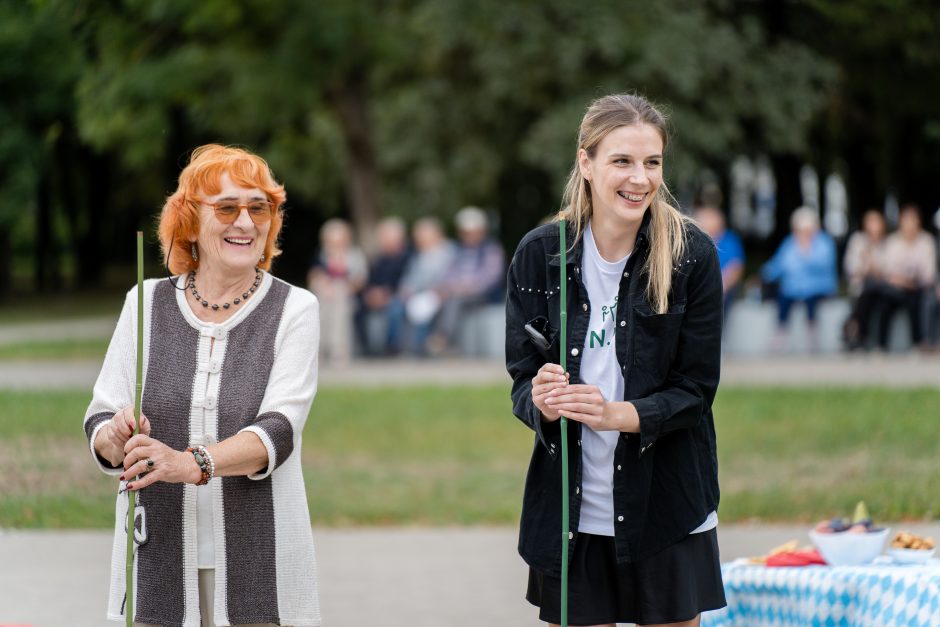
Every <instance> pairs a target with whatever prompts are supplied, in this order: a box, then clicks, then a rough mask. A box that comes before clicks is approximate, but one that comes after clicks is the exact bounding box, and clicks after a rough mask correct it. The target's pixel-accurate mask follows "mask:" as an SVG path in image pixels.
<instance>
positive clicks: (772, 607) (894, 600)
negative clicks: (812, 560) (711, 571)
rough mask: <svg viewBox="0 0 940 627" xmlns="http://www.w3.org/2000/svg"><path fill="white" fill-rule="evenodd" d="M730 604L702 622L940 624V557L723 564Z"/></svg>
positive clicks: (754, 626) (758, 626) (715, 625)
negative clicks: (918, 561) (915, 561)
mask: <svg viewBox="0 0 940 627" xmlns="http://www.w3.org/2000/svg"><path fill="white" fill-rule="evenodd" d="M721 570H722V575H723V577H724V582H725V596H726V597H727V601H728V606H727V607H726V608H724V609H722V610H717V611H714V612H705V613H704V614H702V627H762V626H764V625H774V626H778V625H783V626H787V625H792V626H794V627H809V626H811V627H817V626H819V627H843V626H844V627H890V626H897V627H940V561H938V560H931V562H928V563H927V564H925V565H895V564H889V563H880V564H874V565H870V566H837V567H832V566H804V567H800V568H779V567H774V568H769V567H766V566H754V565H750V564H743V563H737V562H733V563H730V564H723V565H722V568H721Z"/></svg>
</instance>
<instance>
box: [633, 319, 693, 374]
mask: <svg viewBox="0 0 940 627" xmlns="http://www.w3.org/2000/svg"><path fill="white" fill-rule="evenodd" d="M684 317H685V303H684V302H682V303H675V304H673V305H672V306H671V307H670V308H669V311H668V312H666V313H663V314H657V313H653V312H652V311H651V310H650V309H648V308H645V307H634V308H633V347H634V350H633V363H634V364H635V365H636V366H638V367H639V368H640V369H641V370H644V371H647V372H648V373H649V374H650V375H652V376H654V377H655V378H656V379H657V380H660V379H664V378H665V376H666V375H667V374H668V373H669V367H670V366H671V364H672V361H673V359H674V358H675V354H676V347H677V346H678V344H679V333H680V331H681V329H682V319H683V318H684Z"/></svg>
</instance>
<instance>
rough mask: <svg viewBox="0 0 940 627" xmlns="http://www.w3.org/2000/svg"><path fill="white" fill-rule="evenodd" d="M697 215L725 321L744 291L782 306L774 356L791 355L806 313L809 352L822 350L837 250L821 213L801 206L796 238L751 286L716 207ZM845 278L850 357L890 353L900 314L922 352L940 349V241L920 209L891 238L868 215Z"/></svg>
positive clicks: (851, 242) (907, 212) (879, 219)
mask: <svg viewBox="0 0 940 627" xmlns="http://www.w3.org/2000/svg"><path fill="white" fill-rule="evenodd" d="M695 217H696V219H697V220H698V222H699V224H700V225H701V226H702V228H703V229H704V230H705V231H706V232H708V233H709V234H710V235H711V236H712V238H713V239H714V240H715V242H716V245H717V247H718V255H719V260H720V263H721V269H722V278H723V281H724V287H725V316H726V319H727V316H728V313H729V311H731V309H732V308H733V307H734V302H735V298H736V297H737V296H738V295H739V292H740V290H741V289H742V288H743V287H745V286H746V285H750V286H751V287H752V288H753V287H755V286H756V288H757V290H758V293H760V294H761V295H762V296H761V298H763V299H764V300H773V301H774V302H775V304H776V320H777V325H776V332H775V335H774V338H773V340H772V342H771V345H770V346H771V350H773V351H782V350H787V349H788V341H789V337H788V335H789V323H790V314H791V312H792V310H793V307H794V306H802V307H805V310H806V320H807V329H806V332H807V335H808V348H809V350H810V351H814V350H816V349H817V348H818V346H819V342H820V338H819V336H818V333H819V331H818V325H817V320H818V308H819V304H820V303H821V302H822V301H823V300H824V299H827V298H831V297H834V296H837V295H838V292H839V272H838V267H839V252H838V251H839V247H838V245H837V243H836V241H835V240H834V239H833V238H832V237H831V236H830V235H829V234H828V233H826V232H825V231H824V230H823V229H822V228H821V226H820V219H819V213H818V211H817V210H815V209H813V208H810V207H800V208H798V209H796V210H795V211H794V212H793V213H792V214H791V216H790V234H789V235H788V236H787V237H786V238H785V239H784V240H783V242H782V243H781V244H780V246H779V247H778V248H777V250H776V252H775V253H774V254H773V256H772V257H771V258H770V260H769V261H767V262H766V263H765V264H763V266H761V268H760V272H759V277H754V278H753V279H751V280H750V281H748V282H746V281H745V277H744V267H745V266H744V264H745V255H744V246H743V245H742V243H741V240H740V238H739V237H738V236H737V235H736V234H735V233H734V232H732V231H731V230H729V229H728V228H727V227H726V225H725V220H724V215H723V214H722V212H721V211H720V210H718V209H716V208H714V207H707V206H706V207H700V208H698V209H697V210H696V212H695ZM841 265H842V269H843V272H844V275H843V278H844V282H845V285H846V291H847V296H848V298H849V299H850V301H851V311H850V313H849V315H848V317H847V319H846V320H845V323H844V324H843V326H842V338H841V341H842V344H843V346H844V348H845V349H846V350H848V351H854V350H872V349H874V350H884V351H886V350H888V348H889V339H890V332H891V327H892V322H893V319H894V318H895V315H896V314H898V313H901V314H903V315H905V316H906V317H907V320H908V325H907V327H908V328H909V329H910V345H911V346H912V347H913V348H916V349H919V350H921V351H923V352H935V351H937V350H938V347H940V281H938V266H940V258H938V241H937V238H936V237H935V236H933V235H931V234H930V233H929V232H928V231H927V230H926V229H925V228H924V226H923V217H922V215H921V210H920V207H918V206H917V205H914V204H907V205H904V206H902V207H901V208H900V211H899V213H898V219H897V228H896V229H895V230H894V231H892V232H889V228H888V224H887V221H886V219H885V216H884V214H883V213H882V212H881V211H879V210H878V209H869V210H868V211H866V212H865V214H864V216H863V219H862V224H861V228H860V229H859V230H858V231H857V232H854V233H852V234H851V235H850V237H849V238H848V240H847V241H846V245H845V251H844V253H843V255H842V264H841Z"/></svg>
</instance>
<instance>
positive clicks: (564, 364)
mask: <svg viewBox="0 0 940 627" xmlns="http://www.w3.org/2000/svg"><path fill="white" fill-rule="evenodd" d="M558 236H559V238H560V240H561V242H560V245H559V250H561V285H560V286H559V287H560V289H561V295H560V297H561V341H560V342H559V346H560V349H559V350H560V353H561V355H560V357H561V359H560V360H559V362H560V365H561V369H562V370H564V371H565V374H566V375H567V373H568V359H567V353H568V238H567V237H566V235H565V219H564V218H562V219H561V220H559V221H558ZM569 533H570V529H568V419H567V418H565V417H564V416H562V417H561V627H568V535H569Z"/></svg>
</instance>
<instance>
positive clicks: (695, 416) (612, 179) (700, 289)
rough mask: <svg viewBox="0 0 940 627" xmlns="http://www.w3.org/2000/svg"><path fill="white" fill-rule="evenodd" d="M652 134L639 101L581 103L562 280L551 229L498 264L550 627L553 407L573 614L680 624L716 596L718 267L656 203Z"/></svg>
mask: <svg viewBox="0 0 940 627" xmlns="http://www.w3.org/2000/svg"><path fill="white" fill-rule="evenodd" d="M666 143H667V133H666V123H665V119H664V117H663V115H662V114H661V113H660V112H659V111H658V110H657V109H656V108H654V107H653V106H652V105H651V104H650V103H649V102H648V101H646V100H645V99H643V98H641V97H639V96H635V95H613V96H606V97H604V98H600V99H599V100H596V101H595V102H593V103H592V104H591V106H590V107H589V108H588V110H587V113H586V114H585V115H584V118H583V120H582V122H581V128H580V134H579V137H578V149H577V154H576V156H575V163H574V167H573V168H572V170H571V175H570V178H569V180H568V185H567V189H566V191H565V196H564V200H563V205H562V210H561V212H560V213H559V214H558V216H557V220H567V221H568V226H569V228H568V233H569V235H568V242H567V248H568V259H569V265H568V272H567V276H565V277H562V276H561V273H560V263H559V255H558V253H559V241H558V225H557V224H555V223H552V224H547V225H544V226H541V227H538V228H536V229H535V230H533V231H531V232H530V233H528V234H527V235H526V236H525V237H524V238H523V240H522V242H521V243H520V244H519V247H518V249H517V250H516V253H515V255H514V257H513V260H512V264H511V266H510V269H509V276H508V283H509V285H508V294H507V305H506V311H507V321H506V324H507V328H506V365H507V369H508V370H509V373H510V375H512V378H513V386H512V401H513V412H514V413H515V415H516V416H517V417H518V418H519V419H520V420H522V422H524V423H525V424H526V425H528V426H529V427H530V428H531V429H533V430H534V431H535V447H534V449H533V453H532V459H531V462H530V466H529V472H528V476H527V478H526V485H525V495H524V497H523V512H522V521H521V529H520V538H519V552H520V553H521V555H522V557H523V559H525V561H526V562H527V563H528V564H529V567H530V574H529V585H528V593H527V598H528V600H529V601H530V602H531V603H532V604H533V605H536V606H538V607H539V608H540V618H541V619H542V620H543V621H546V622H548V623H553V624H555V623H558V622H559V621H560V611H559V608H560V566H561V535H560V534H559V533H558V531H559V527H561V494H560V489H559V488H560V486H561V460H560V450H561V443H560V433H561V432H560V429H559V423H558V419H559V417H560V416H562V415H564V416H566V417H567V418H568V419H570V420H572V421H575V422H574V423H572V425H570V426H569V429H568V438H569V442H568V445H569V447H570V449H569V450H571V451H573V452H574V454H573V456H572V463H571V465H570V490H571V492H570V494H569V498H570V503H571V516H570V520H571V523H570V524H571V527H570V529H569V530H568V536H569V538H570V543H569V550H570V571H569V621H570V624H571V625H611V626H612V625H614V624H615V623H618V622H628V623H637V624H639V625H662V624H669V625H682V626H694V625H698V623H699V616H700V613H701V612H702V611H705V610H711V609H717V608H720V607H723V606H724V605H725V597H724V588H723V584H722V580H721V569H720V563H719V558H718V542H717V532H716V528H717V524H718V515H717V509H718V464H717V457H716V444H715V428H714V422H713V419H712V411H711V404H712V400H713V399H714V397H715V391H716V389H717V386H718V373H719V359H720V354H721V320H722V283H721V270H720V268H719V264H718V257H717V253H716V250H715V246H714V244H713V243H712V241H711V239H710V238H709V237H708V236H707V235H706V234H705V233H703V232H702V231H701V230H700V229H699V228H698V227H696V226H695V225H694V224H693V223H692V222H691V221H690V220H689V219H687V218H685V217H683V216H682V214H680V213H679V211H678V210H676V208H675V207H673V206H672V205H671V204H670V198H671V197H670V195H669V192H668V190H667V189H666V186H665V184H664V183H663V159H664V154H665V149H666ZM561 281H567V286H568V288H567V297H568V303H567V311H568V330H567V333H568V334H567V337H568V344H567V346H559V345H558V340H559V333H558V329H559V319H560V315H559V305H560V303H559V287H560V285H561ZM560 350H564V351H566V353H567V360H568V361H567V364H568V372H567V373H566V372H564V371H563V370H562V368H561V367H560V366H559V365H558V361H559V351H560Z"/></svg>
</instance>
